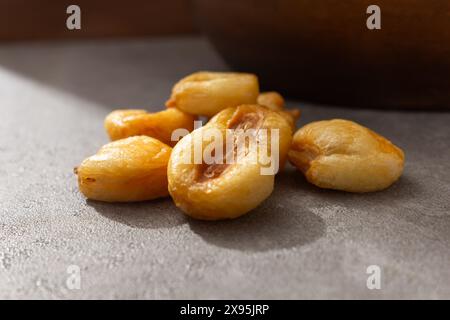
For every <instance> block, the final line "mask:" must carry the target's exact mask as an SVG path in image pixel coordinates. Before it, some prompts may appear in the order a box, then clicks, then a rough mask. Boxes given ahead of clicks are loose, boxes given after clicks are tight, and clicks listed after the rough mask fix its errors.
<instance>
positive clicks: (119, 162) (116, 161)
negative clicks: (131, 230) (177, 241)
mask: <svg viewBox="0 0 450 320" xmlns="http://www.w3.org/2000/svg"><path fill="white" fill-rule="evenodd" d="M171 151H172V149H171V148H170V147H169V146H167V145H165V144H164V143H162V142H161V141H159V140H156V139H154V138H151V137H147V136H136V137H130V138H127V139H122V140H117V141H114V142H110V143H108V144H107V145H105V146H103V147H102V148H101V149H100V150H99V151H98V153H97V154H96V155H94V156H92V157H89V158H87V159H85V160H84V161H83V162H82V163H81V165H80V166H79V167H78V168H76V169H75V173H76V174H77V175H78V185H79V188H80V191H81V192H82V193H83V194H84V195H85V196H86V198H88V199H92V200H100V201H106V202H129V201H142V200H151V199H155V198H159V197H164V196H167V195H168V190H167V163H168V161H169V157H170V153H171Z"/></svg>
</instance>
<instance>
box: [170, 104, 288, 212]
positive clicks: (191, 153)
mask: <svg viewBox="0 0 450 320" xmlns="http://www.w3.org/2000/svg"><path fill="white" fill-rule="evenodd" d="M210 129H217V132H219V136H220V137H221V139H222V141H227V142H226V143H231V145H225V146H223V145H221V144H219V147H217V148H214V149H213V151H212V152H211V154H215V155H217V153H219V152H220V154H221V156H220V159H219V160H218V161H214V162H209V163H208V162H207V161H206V160H205V157H200V162H196V161H195V147H196V145H197V146H198V145H200V146H201V147H202V150H205V152H206V150H207V146H208V145H209V143H211V141H212V140H214V141H216V140H215V139H216V138H214V139H212V138H211V137H210V136H208V132H210ZM250 129H251V130H250ZM264 129H267V130H264ZM271 129H278V130H277V132H278V139H277V140H275V142H273V141H272V139H270V138H268V139H265V138H266V137H264V136H263V132H272V131H271ZM241 130H247V131H245V132H246V133H250V134H251V135H255V136H254V139H255V140H253V141H257V146H256V147H255V148H251V147H250V143H248V141H246V140H245V139H242V132H243V131H241ZM230 132H231V135H230V136H229V137H231V139H227V134H230ZM271 134H273V133H270V134H268V135H271ZM271 137H272V136H271ZM291 140H292V130H291V127H290V126H289V124H288V123H287V121H286V120H285V119H284V118H283V117H281V116H280V115H279V114H278V113H277V112H274V111H271V110H269V109H267V108H265V107H262V106H259V105H242V106H239V107H233V108H227V109H225V110H223V111H221V112H220V113H218V114H217V115H216V116H215V117H213V118H212V119H211V120H210V121H209V122H208V123H207V124H206V125H205V126H204V127H201V128H199V129H196V130H194V131H193V132H191V133H190V134H189V135H187V136H185V137H184V138H183V139H182V140H181V141H180V142H179V143H178V144H177V145H176V146H175V147H174V149H173V152H172V155H171V157H170V161H169V165H168V169H167V175H168V179H169V193H170V195H171V196H172V198H173V200H174V201H175V204H176V205H177V206H178V207H179V208H180V209H181V210H182V211H184V212H185V213H186V214H187V215H189V216H191V217H194V218H197V219H202V220H219V219H232V218H236V217H239V216H241V215H243V214H245V213H247V212H249V211H251V210H252V209H254V208H256V207H257V206H258V205H259V204H260V203H261V202H263V201H264V200H265V199H266V198H267V197H269V195H270V194H271V193H272V190H273V187H274V175H275V174H276V171H273V172H269V173H267V172H266V173H265V174H263V173H262V172H263V171H262V168H263V167H265V168H267V166H270V165H272V164H273V163H272V162H274V161H276V160H275V158H276V157H271V159H272V162H271V163H270V165H269V164H268V163H265V164H262V163H261V162H259V161H254V160H255V158H256V155H255V154H254V153H256V154H257V155H258V156H259V155H261V154H262V153H267V154H270V155H274V152H279V158H280V161H283V160H282V159H283V158H286V157H287V152H288V150H289V147H290V144H291ZM274 144H277V145H278V146H279V149H272V146H274ZM230 146H231V147H230ZM227 150H228V152H227ZM229 150H231V153H233V154H235V152H236V150H244V151H243V153H242V155H243V157H242V158H240V159H238V160H237V161H234V162H233V161H232V162H229V161H227V159H229V155H230V152H229ZM273 150H276V151H273ZM186 160H187V161H186Z"/></svg>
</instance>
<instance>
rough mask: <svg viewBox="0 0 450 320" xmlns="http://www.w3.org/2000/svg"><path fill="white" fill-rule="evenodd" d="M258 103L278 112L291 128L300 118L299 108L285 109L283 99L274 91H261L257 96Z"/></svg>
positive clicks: (293, 128)
mask: <svg viewBox="0 0 450 320" xmlns="http://www.w3.org/2000/svg"><path fill="white" fill-rule="evenodd" d="M258 104H259V105H262V106H265V107H267V108H269V109H270V110H272V111H277V112H278V113H280V115H281V116H283V117H284V118H285V119H286V121H288V122H289V124H290V125H291V127H292V130H295V123H296V122H297V120H298V118H300V110H299V109H297V108H295V109H285V101H284V98H283V96H282V95H281V94H279V93H278V92H275V91H269V92H262V93H260V94H259V96H258Z"/></svg>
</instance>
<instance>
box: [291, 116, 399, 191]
mask: <svg viewBox="0 0 450 320" xmlns="http://www.w3.org/2000/svg"><path fill="white" fill-rule="evenodd" d="M289 160H290V161H291V163H292V164H293V165H295V166H296V167H297V168H298V169H300V170H301V171H302V172H303V173H304V174H305V176H306V178H307V180H308V181H309V182H311V183H313V184H315V185H316V186H318V187H321V188H328V189H336V190H343V191H349V192H371V191H378V190H382V189H385V188H387V187H389V186H390V185H391V184H392V183H394V182H395V181H396V180H397V179H398V178H399V177H400V176H401V174H402V172H403V166H404V154H403V151H402V150H401V149H400V148H398V147H397V146H395V145H394V144H392V143H391V142H390V141H389V140H387V139H385V138H384V137H382V136H380V135H379V134H377V133H375V132H373V131H372V130H370V129H367V128H365V127H363V126H361V125H359V124H357V123H355V122H352V121H347V120H340V119H335V120H327V121H317V122H313V123H310V124H308V125H306V126H304V127H303V128H301V129H299V130H298V131H297V132H296V133H295V135H294V138H293V142H292V147H291V150H290V151H289Z"/></svg>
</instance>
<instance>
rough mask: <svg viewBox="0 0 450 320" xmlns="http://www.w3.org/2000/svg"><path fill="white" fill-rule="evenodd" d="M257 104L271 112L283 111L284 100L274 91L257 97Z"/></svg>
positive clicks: (262, 93)
mask: <svg viewBox="0 0 450 320" xmlns="http://www.w3.org/2000/svg"><path fill="white" fill-rule="evenodd" d="M258 104H260V105H262V106H266V107H267V108H269V109H270V110H273V111H282V110H283V109H284V105H285V102H284V98H283V96H282V95H281V94H279V93H278V92H275V91H269V92H261V93H260V94H259V96H258Z"/></svg>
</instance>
